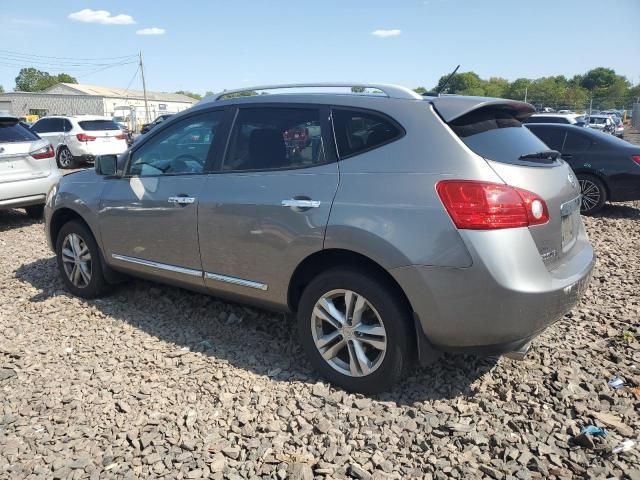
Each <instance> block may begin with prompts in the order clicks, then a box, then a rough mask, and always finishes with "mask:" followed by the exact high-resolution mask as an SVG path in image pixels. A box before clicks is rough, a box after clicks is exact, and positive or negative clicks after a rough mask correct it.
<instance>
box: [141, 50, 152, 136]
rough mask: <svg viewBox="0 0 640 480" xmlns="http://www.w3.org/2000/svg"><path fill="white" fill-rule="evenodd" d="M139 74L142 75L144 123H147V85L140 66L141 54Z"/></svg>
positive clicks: (148, 120) (142, 68)
mask: <svg viewBox="0 0 640 480" xmlns="http://www.w3.org/2000/svg"><path fill="white" fill-rule="evenodd" d="M140 73H141V74H142V92H143V94H144V112H145V123H149V122H150V121H151V120H150V119H149V104H148V103H147V84H146V83H145V81H144V67H143V66H142V52H140Z"/></svg>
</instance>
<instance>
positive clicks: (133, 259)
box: [111, 253, 202, 277]
mask: <svg viewBox="0 0 640 480" xmlns="http://www.w3.org/2000/svg"><path fill="white" fill-rule="evenodd" d="M111 258H114V259H115V260H120V261H123V262H128V263H135V264H136V265H142V266H144V267H151V268H157V269H160V270H167V271H169V272H175V273H182V274H184V275H190V276H192V277H202V271H201V270H193V269H191V268H184V267H177V266H175V265H169V264H167V263H160V262H154V261H153V260H144V259H142V258H136V257H128V256H127V255H119V254H117V253H112V254H111Z"/></svg>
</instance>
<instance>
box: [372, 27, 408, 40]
mask: <svg viewBox="0 0 640 480" xmlns="http://www.w3.org/2000/svg"><path fill="white" fill-rule="evenodd" d="M401 33H402V30H398V29H397V28H393V29H391V30H374V31H373V32H371V35H373V36H374V37H380V38H387V37H397V36H398V35H400V34H401Z"/></svg>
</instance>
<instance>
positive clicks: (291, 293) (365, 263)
mask: <svg viewBox="0 0 640 480" xmlns="http://www.w3.org/2000/svg"><path fill="white" fill-rule="evenodd" d="M335 267H351V268H357V269H359V270H363V271H365V272H368V273H370V274H372V275H375V276H376V277H378V278H381V279H382V280H384V281H385V282H388V283H389V285H391V286H392V287H393V289H394V290H396V291H397V293H398V294H399V295H400V297H401V300H402V302H403V303H404V304H405V305H406V306H407V308H409V309H411V312H413V308H412V306H411V302H409V299H408V298H407V296H406V295H405V293H404V290H403V289H402V287H401V286H400V284H398V282H397V281H396V279H395V278H393V276H392V275H391V274H389V272H388V271H387V270H386V269H385V268H384V267H382V266H381V265H380V264H379V263H378V262H376V261H375V260H373V259H371V258H370V257H367V256H366V255H363V254H362V253H358V252H355V251H353V250H346V249H341V248H330V249H324V250H320V251H318V252H315V253H312V254H311V255H309V256H308V257H306V258H305V259H304V260H302V262H300V263H299V264H298V266H297V267H296V269H295V270H294V272H293V275H292V276H291V280H290V281H289V288H288V292H287V304H288V306H289V309H290V310H291V311H292V312H296V311H297V309H298V303H299V301H300V297H301V296H302V292H303V291H304V288H305V287H306V286H307V285H308V284H309V282H311V280H313V278H315V277H316V276H317V275H319V274H320V273H322V272H325V271H327V270H330V269H332V268H335Z"/></svg>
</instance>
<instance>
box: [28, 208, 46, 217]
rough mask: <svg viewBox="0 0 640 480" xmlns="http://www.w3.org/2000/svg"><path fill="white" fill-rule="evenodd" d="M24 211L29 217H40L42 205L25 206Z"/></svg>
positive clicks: (42, 211)
mask: <svg viewBox="0 0 640 480" xmlns="http://www.w3.org/2000/svg"><path fill="white" fill-rule="evenodd" d="M25 211H26V212H27V215H28V216H29V217H31V218H36V219H37V218H42V214H43V213H44V205H31V206H30V207H26V208H25Z"/></svg>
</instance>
